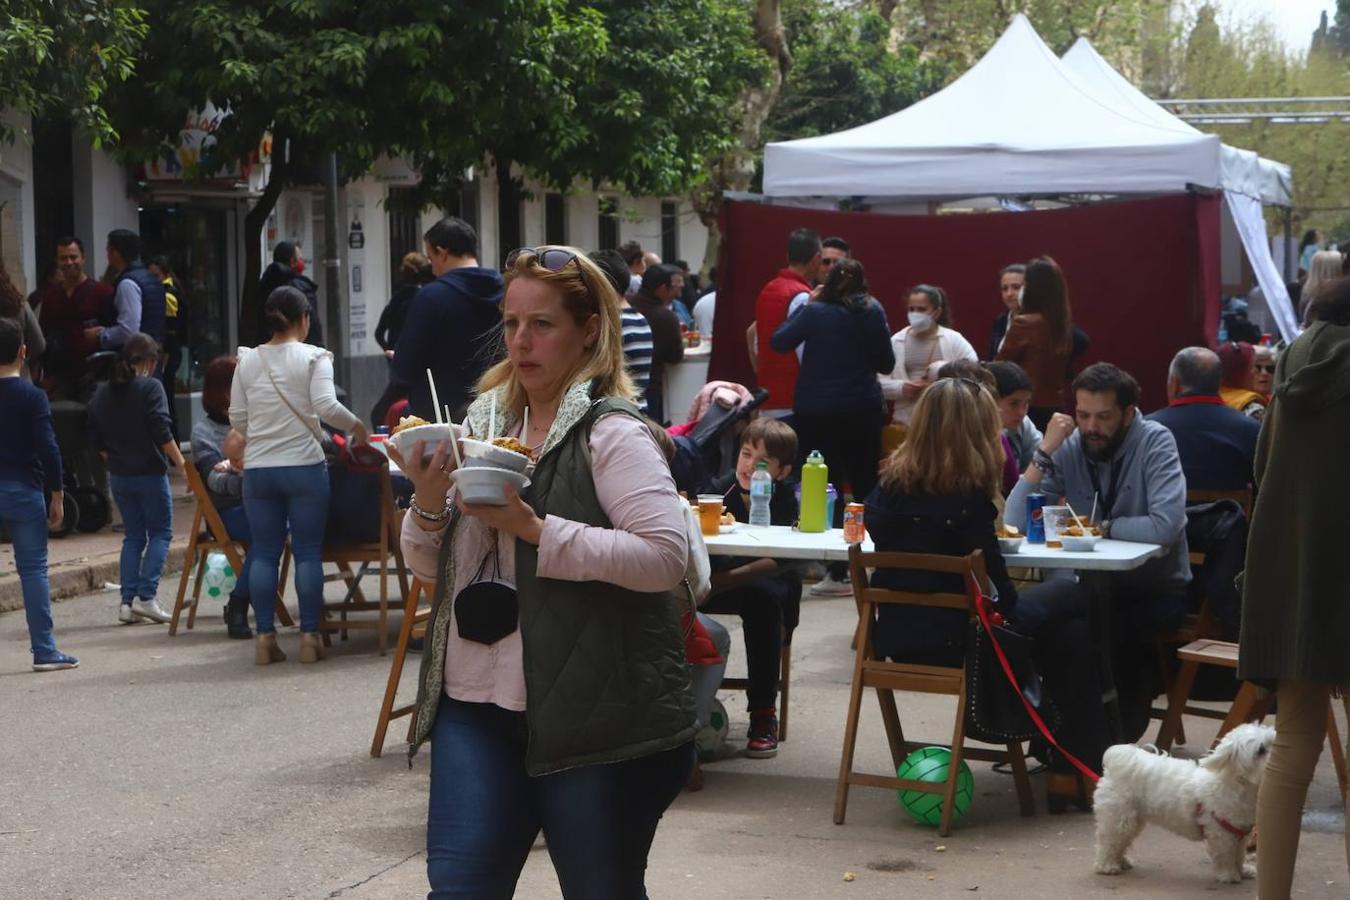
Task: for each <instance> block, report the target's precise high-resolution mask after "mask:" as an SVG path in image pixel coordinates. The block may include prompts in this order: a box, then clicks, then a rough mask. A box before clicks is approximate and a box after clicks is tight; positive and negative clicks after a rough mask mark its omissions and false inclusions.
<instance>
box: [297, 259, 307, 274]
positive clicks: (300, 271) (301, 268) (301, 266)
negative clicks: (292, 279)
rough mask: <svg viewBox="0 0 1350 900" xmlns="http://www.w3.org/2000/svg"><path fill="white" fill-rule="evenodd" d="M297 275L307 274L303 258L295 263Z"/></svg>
mask: <svg viewBox="0 0 1350 900" xmlns="http://www.w3.org/2000/svg"><path fill="white" fill-rule="evenodd" d="M295 274H297V275H303V274H305V260H304V258H303V257H302V258H300V259H297V260H296V261H295Z"/></svg>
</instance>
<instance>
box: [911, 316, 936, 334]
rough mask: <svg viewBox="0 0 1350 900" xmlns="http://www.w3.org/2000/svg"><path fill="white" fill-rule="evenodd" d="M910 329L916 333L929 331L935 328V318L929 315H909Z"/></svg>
mask: <svg viewBox="0 0 1350 900" xmlns="http://www.w3.org/2000/svg"><path fill="white" fill-rule="evenodd" d="M909 327H910V328H913V329H914V330H915V331H928V330H929V329H930V328H932V327H933V317H932V316H930V315H929V314H928V313H916V312H912V313H910V314H909Z"/></svg>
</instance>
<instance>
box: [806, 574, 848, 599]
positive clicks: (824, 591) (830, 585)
mask: <svg viewBox="0 0 1350 900" xmlns="http://www.w3.org/2000/svg"><path fill="white" fill-rule="evenodd" d="M852 593H853V585H852V584H850V583H849V580H848V578H844V579H843V580H841V581H836V580H835V578H834V576H833V575H826V576H825V577H824V578H822V579H820V581H818V582H816V583H815V584H814V585H812V587H811V590H810V594H811V596H812V597H847V596H849V595H851V594H852Z"/></svg>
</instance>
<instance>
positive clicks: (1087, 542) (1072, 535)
mask: <svg viewBox="0 0 1350 900" xmlns="http://www.w3.org/2000/svg"><path fill="white" fill-rule="evenodd" d="M1101 539H1102V536H1101V533H1100V532H1099V531H1098V530H1097V528H1096V526H1095V525H1089V526H1088V527H1087V528H1080V527H1078V526H1077V525H1071V526H1069V527H1068V528H1066V529H1064V530H1063V531H1061V532H1060V533H1059V542H1060V544H1062V545H1063V546H1064V549H1065V550H1068V551H1070V552H1073V553H1090V552H1091V551H1093V550H1095V549H1096V548H1097V542H1098V541H1100V540H1101Z"/></svg>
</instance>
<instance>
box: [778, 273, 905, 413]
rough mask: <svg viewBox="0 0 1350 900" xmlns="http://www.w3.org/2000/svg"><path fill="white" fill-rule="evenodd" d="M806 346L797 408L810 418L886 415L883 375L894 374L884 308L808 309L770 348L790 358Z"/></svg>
mask: <svg viewBox="0 0 1350 900" xmlns="http://www.w3.org/2000/svg"><path fill="white" fill-rule="evenodd" d="M803 342H805V344H806V347H805V349H804V350H803V351H802V365H801V370H800V372H799V374H798V375H797V394H796V397H795V398H794V399H793V402H792V408H793V409H794V410H795V411H796V412H798V413H806V414H808V415H838V414H848V413H855V412H877V413H880V411H881V384H880V383H879V382H878V381H877V375H878V374H889V373H890V372H891V371H893V370H894V369H895V351H894V350H893V349H892V348H891V329H890V326H888V325H887V324H886V312H885V310H883V309H882V308H881V304H880V303H878V302H877V301H876V300H874V299H872V298H871V297H868V298H867V299H866V301H865V302H864V303H861V304H858V305H857V306H844V305H842V304H839V303H821V302H818V301H817V302H811V303H806V304H803V305H802V307H801V308H800V309H798V310H797V312H796V314H794V315H793V316H792V318H790V319H788V320H787V321H786V322H784V323H783V324H782V325H779V326H778V329H777V330H776V331H774V333H773V338H772V339H771V340H770V342H769V344H770V346H771V347H772V348H773V350H774V351H775V352H777V353H791V352H792V351H793V350H795V349H797V345H798V344H801V343H803Z"/></svg>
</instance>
